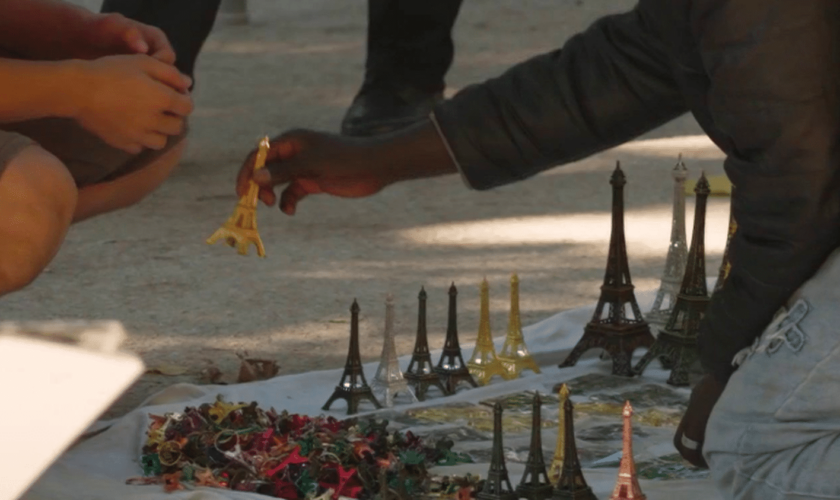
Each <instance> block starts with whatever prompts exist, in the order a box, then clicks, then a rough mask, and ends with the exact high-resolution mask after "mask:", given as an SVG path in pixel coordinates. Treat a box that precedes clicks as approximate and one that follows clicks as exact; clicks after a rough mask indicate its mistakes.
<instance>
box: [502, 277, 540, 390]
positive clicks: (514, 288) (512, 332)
mask: <svg viewBox="0 0 840 500" xmlns="http://www.w3.org/2000/svg"><path fill="white" fill-rule="evenodd" d="M499 361H501V362H502V366H503V367H504V368H505V371H506V372H507V377H506V378H508V379H514V378H518V377H519V375H520V374H521V373H522V372H523V371H524V370H531V371H532V372H534V373H540V367H539V366H537V362H536V361H534V358H533V357H532V356H531V353H530V352H528V347H527V346H526V345H525V336H524V335H523V334H522V321H521V320H520V318H519V276H517V275H515V274H514V275H513V276H511V278H510V318H509V319H508V331H507V337H506V338H505V344H504V345H503V346H502V350H501V351H499Z"/></svg>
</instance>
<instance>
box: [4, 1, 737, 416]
mask: <svg viewBox="0 0 840 500" xmlns="http://www.w3.org/2000/svg"><path fill="white" fill-rule="evenodd" d="M79 3H85V4H86V5H91V2H79ZM633 3H634V2H631V1H628V0H585V1H584V0H577V1H573V0H472V1H470V0H468V1H467V2H465V5H464V8H463V9H462V12H461V16H460V18H459V21H458V24H457V25H456V45H457V54H456V61H455V65H454V67H453V69H452V71H451V73H450V75H449V78H448V83H449V85H450V91H454V90H456V89H458V88H460V87H462V86H464V85H467V84H469V83H471V82H476V81H481V80H483V79H486V78H489V77H491V76H494V75H497V74H498V73H500V72H501V71H503V70H504V69H506V68H507V67H508V66H510V65H511V64H513V63H515V62H517V61H520V60H523V59H525V58H527V57H528V56H530V55H534V54H537V53H540V52H543V51H546V50H549V49H552V48H554V47H557V46H559V45H561V44H562V43H563V41H564V40H565V39H566V38H568V37H569V36H570V35H572V34H574V33H575V32H576V31H578V30H580V29H582V28H584V27H585V26H586V25H587V24H588V23H589V22H591V21H592V20H594V19H596V18H597V17H599V16H602V15H604V14H607V13H609V12H614V11H619V10H622V9H627V8H629V7H631V6H632V5H633ZM94 5H95V3H94ZM250 5H251V13H252V18H253V20H254V21H253V23H252V24H251V25H250V26H247V27H218V28H217V29H216V30H215V31H214V33H213V34H212V36H211V39H210V40H209V41H208V44H207V46H206V50H205V52H204V54H203V56H202V58H201V59H200V61H199V69H198V74H197V81H198V86H197V89H196V93H195V99H196V104H197V109H196V112H195V114H194V119H193V121H192V133H191V137H190V147H189V150H188V152H187V154H186V158H185V160H184V162H183V164H182V166H181V167H180V169H179V170H178V171H177V173H176V174H175V175H174V177H173V178H172V179H171V180H170V181H169V182H168V183H167V184H166V185H165V186H164V187H163V188H162V189H161V190H160V191H159V192H157V193H155V194H154V195H153V196H151V197H150V198H148V199H147V200H146V201H144V202H143V203H142V204H140V205H139V206H136V207H133V208H131V209H129V210H126V211H124V212H121V213H117V214H111V215H107V216H104V217H100V218H97V219H94V220H91V221H88V222H85V223H82V224H80V225H78V226H77V227H75V228H73V230H72V231H71V233H70V235H69V237H68V240H67V243H66V245H65V247H64V248H63V249H62V251H61V253H60V254H59V256H58V257H57V258H56V259H55V261H54V262H53V264H52V265H51V266H50V268H49V269H48V270H47V272H45V273H44V274H43V275H42V276H41V277H40V278H39V279H38V280H37V282H36V283H34V284H33V285H32V286H31V287H29V288H28V289H27V290H25V291H23V292H20V293H17V294H13V295H11V296H8V297H5V298H3V299H2V305H0V308H1V309H0V310H2V316H3V318H4V319H53V318H67V319H71V318H84V319H105V318H107V319H118V320H120V321H122V322H123V323H124V324H125V326H126V328H127V329H128V330H129V332H130V340H129V342H128V347H129V348H130V349H132V350H134V351H136V352H137V353H139V354H140V355H142V357H143V358H144V360H145V361H146V362H147V364H148V365H149V366H151V367H155V366H161V364H174V365H177V366H180V367H183V369H185V370H187V371H186V373H184V374H183V375H179V376H162V375H147V376H144V377H143V379H142V380H141V381H139V382H138V383H137V385H136V386H135V387H134V388H132V390H130V391H129V392H128V393H127V394H126V395H125V396H124V397H123V398H122V399H121V400H120V401H119V402H118V403H117V404H116V405H115V406H114V408H112V410H111V411H110V412H109V414H110V415H112V416H113V415H118V414H121V413H124V412H125V411H127V410H128V409H130V408H132V407H134V406H136V405H137V404H138V403H140V402H141V401H142V400H143V399H144V398H145V397H146V396H148V395H149V394H150V393H152V392H154V391H156V390H158V389H160V388H161V387H163V386H165V385H168V384H171V383H175V382H180V381H187V382H197V381H199V380H200V376H199V374H200V372H201V370H202V369H205V368H207V367H210V366H215V367H218V368H219V369H220V370H221V371H222V372H223V373H224V374H225V379H226V380H233V379H234V378H235V374H236V370H237V367H238V360H237V358H236V356H235V352H237V351H240V350H247V351H248V352H249V353H250V355H252V356H255V357H262V358H271V359H276V360H277V361H278V362H279V363H280V365H281V374H282V373H293V372H299V371H305V370H313V369H321V368H327V367H336V366H341V365H342V364H343V362H344V356H345V355H346V348H347V344H346V338H347V332H348V319H349V311H348V308H349V306H350V304H351V302H352V301H353V299H354V298H357V299H358V300H359V303H360V305H361V308H362V315H361V346H362V356H363V358H364V359H366V360H369V359H373V358H375V357H376V356H378V354H379V351H380V349H381V343H380V340H379V339H380V337H379V336H380V335H381V331H382V325H383V321H384V305H383V302H384V297H385V294H386V293H387V292H389V291H390V292H392V293H394V295H395V297H396V324H397V328H398V340H397V347H398V350H399V352H400V353H406V352H410V350H411V347H412V345H413V331H414V327H415V324H416V323H415V322H416V296H417V292H418V291H419V289H420V286H421V285H424V286H425V287H426V290H427V291H428V293H429V304H428V315H429V331H430V338H429V341H430V344H431V345H432V348H437V347H439V346H440V345H441V344H442V341H443V332H444V328H445V321H446V317H445V316H446V300H447V299H446V288H447V287H448V285H449V283H450V282H452V281H455V283H456V284H457V285H458V286H459V290H460V295H459V298H460V301H459V312H460V329H461V335H462V337H461V340H462V342H465V343H469V342H470V341H472V340H474V339H475V333H476V326H477V312H478V305H479V304H478V283H479V281H480V280H481V279H482V277H484V276H486V277H487V279H488V280H489V281H490V285H491V313H492V318H491V321H492V324H493V327H494V333H495V334H496V335H500V334H503V332H504V327H505V326H506V324H507V306H508V301H507V294H508V285H507V282H508V279H509V276H510V273H511V272H517V273H519V277H520V282H521V295H522V305H521V308H522V315H523V318H522V319H523V323H524V324H530V323H533V322H536V321H538V320H540V319H542V318H544V317H546V316H548V315H551V314H553V313H555V312H557V311H559V310H562V309H567V308H572V307H577V306H581V305H585V304H588V303H591V302H593V301H594V300H596V299H597V297H598V292H599V286H600V283H601V280H602V279H603V272H604V265H605V263H606V252H607V242H608V239H609V208H610V186H609V182H608V181H609V175H610V171H611V170H612V168H614V165H615V161H616V160H621V162H622V165H623V167H624V168H625V171H626V172H627V176H628V184H627V187H626V189H625V197H626V200H627V235H628V249H629V253H630V265H631V268H632V271H633V279H634V282H635V284H636V285H637V286H638V287H646V288H651V287H654V286H656V285H657V284H658V278H659V274H660V272H661V268H662V265H663V264H664V254H665V251H666V248H667V244H668V237H669V233H670V203H671V190H672V181H671V178H670V175H669V170H670V168H671V167H672V166H673V164H674V161H675V159H676V155H677V153H678V152H680V151H682V152H683V153H684V156H685V157H686V159H687V160H686V162H687V164H688V166H689V169H690V170H691V174H692V176H693V177H696V176H697V175H698V172H699V170H700V169H701V168H703V169H705V170H706V172H707V173H708V174H715V175H716V174H720V173H722V168H721V158H722V156H721V155H720V153H718V152H717V150H716V149H715V148H714V147H713V146H712V145H711V144H710V143H709V142H708V141H707V140H705V138H703V137H699V135H700V134H701V132H700V129H699V127H698V126H697V125H696V123H695V122H694V120H693V119H691V118H690V117H683V118H681V119H679V120H676V121H675V122H672V123H670V124H667V125H666V126H664V127H662V128H661V129H659V130H657V131H655V132H654V133H653V134H651V135H650V136H649V137H645V138H642V140H640V141H636V142H634V143H631V144H628V145H625V146H623V147H621V148H617V149H614V150H611V151H608V152H605V153H603V154H600V155H597V156H595V157H592V158H590V159H587V160H585V161H581V162H578V163H575V164H573V165H568V166H566V167H563V168H560V169H555V170H553V171H550V172H547V173H545V174H543V175H540V176H538V177H537V178H536V179H532V180H529V181H526V182H522V183H520V184H517V185H512V186H507V187H504V188H501V189H497V190H494V191H491V192H484V193H476V192H471V191H469V190H467V189H465V188H464V186H463V185H462V183H461V181H460V179H458V178H457V177H449V178H440V179H434V180H428V181H418V182H414V183H411V184H405V185H400V186H394V187H392V188H390V189H388V190H386V191H385V192H383V193H381V194H379V195H377V196H374V197H372V198H370V199H365V200H354V201H348V200H341V199H331V198H326V197H316V198H311V199H307V200H306V202H305V203H304V204H303V205H302V206H301V207H300V210H299V214H298V215H297V216H295V217H293V218H290V217H286V216H284V215H282V214H281V213H279V212H278V211H276V210H273V209H267V208H265V207H263V208H262V209H261V210H260V212H259V221H260V232H261V234H262V238H263V240H264V242H265V246H266V249H267V252H268V258H267V259H265V260H261V259H258V258H256V257H254V256H251V257H249V258H243V257H240V256H238V255H236V254H235V252H234V251H232V250H231V249H229V248H227V247H225V246H216V247H208V246H207V245H205V244H204V239H205V238H206V237H207V236H209V235H210V233H212V232H213V231H214V230H215V229H216V228H217V227H218V226H219V225H220V224H221V223H222V222H223V221H224V220H225V219H226V218H227V217H228V215H229V214H230V212H231V210H232V209H233V207H234V205H235V202H236V198H235V196H234V193H233V182H232V181H233V176H234V174H235V172H236V169H237V168H238V165H239V162H240V161H241V159H242V158H243V156H244V154H245V153H246V152H247V151H248V150H249V149H250V148H251V147H253V145H254V144H255V143H256V140H257V139H258V138H259V137H260V136H261V135H262V134H266V133H267V134H270V135H274V134H276V133H279V132H281V131H283V130H285V129H288V128H291V127H311V128H318V129H327V130H336V129H337V126H338V122H339V121H340V119H341V116H342V115H343V113H344V110H345V109H346V107H347V106H348V105H349V103H350V101H351V99H352V97H353V95H354V94H355V91H356V90H357V87H358V85H359V83H360V81H361V77H362V68H363V60H364V40H365V29H366V14H365V13H366V10H365V9H366V7H365V4H364V2H362V1H358V2H336V1H332V0H307V1H306V2H291V1H288V0H284V1H277V0H273V1H268V0H263V1H257V0H252V1H251V2H250ZM687 210H688V212H689V218H688V219H689V220H688V224H689V226H688V227H689V231H690V228H691V226H690V224H691V218H692V217H691V212H692V210H693V201H691V199H690V200H689V202H688V203H687ZM727 213H728V201H727V200H725V199H720V198H717V199H712V200H711V202H710V207H709V215H708V222H707V228H708V231H707V243H706V248H707V252H708V262H707V266H708V269H709V274H715V273H716V272H717V266H718V264H719V262H720V255H721V252H722V250H723V243H724V239H725V231H726V219H727ZM534 348H538V346H532V349H534Z"/></svg>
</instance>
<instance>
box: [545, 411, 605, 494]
mask: <svg viewBox="0 0 840 500" xmlns="http://www.w3.org/2000/svg"><path fill="white" fill-rule="evenodd" d="M563 418H564V424H565V425H564V429H563V434H564V436H563V471H562V473H561V474H560V479H559V480H558V481H557V485H556V486H555V487H554V494H553V496H552V497H551V498H552V499H554V500H598V499H597V498H596V497H595V494H594V493H593V492H592V488H590V487H589V485H588V484H586V479H584V478H583V471H581V470H580V461H579V460H578V454H577V445H576V444H575V425H574V421H573V416H572V402H571V401H570V400H568V399H567V400H566V402H565V403H563Z"/></svg>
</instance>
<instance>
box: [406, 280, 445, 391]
mask: <svg viewBox="0 0 840 500" xmlns="http://www.w3.org/2000/svg"><path fill="white" fill-rule="evenodd" d="M417 299H418V301H419V306H418V313H417V340H415V341H414V353H413V354H412V355H411V361H410V362H409V363H408V370H407V371H406V372H405V373H404V374H403V376H404V377H405V379H406V380H407V381H408V384H409V385H410V386H411V387H412V388H414V393H415V395H416V396H417V399H419V400H420V401H425V400H426V391H427V390H428V389H429V387H437V388H438V389H440V391H441V392H442V393H443V395H444V396H448V395H449V391H447V390H446V386H444V385H443V382H441V381H440V375H438V374H437V373H436V372H435V366H434V365H433V364H432V355H431V354H429V341H428V337H427V335H426V289H425V288H420V295H418V296H417Z"/></svg>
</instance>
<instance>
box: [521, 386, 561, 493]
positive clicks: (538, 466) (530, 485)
mask: <svg viewBox="0 0 840 500" xmlns="http://www.w3.org/2000/svg"><path fill="white" fill-rule="evenodd" d="M553 490H554V488H552V486H551V481H549V479H548V472H546V470H545V460H544V459H543V452H542V398H540V393H539V392H538V393H536V394H534V401H533V403H532V411H531V448H530V450H529V451H528V460H527V461H526V462H525V472H524V473H523V474H522V479H521V480H520V481H519V486H517V487H516V494H517V495H519V497H520V498H526V499H527V500H548V499H549V498H551V493H552V491H553Z"/></svg>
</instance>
